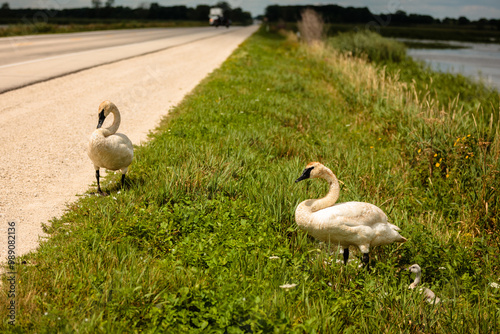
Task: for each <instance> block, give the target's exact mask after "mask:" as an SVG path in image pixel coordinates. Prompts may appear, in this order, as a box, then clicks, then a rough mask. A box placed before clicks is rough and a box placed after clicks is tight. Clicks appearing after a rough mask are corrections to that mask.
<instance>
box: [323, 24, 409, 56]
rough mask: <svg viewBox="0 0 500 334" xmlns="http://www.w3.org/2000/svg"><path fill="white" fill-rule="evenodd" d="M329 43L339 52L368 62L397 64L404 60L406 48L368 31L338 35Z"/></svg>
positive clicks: (330, 39) (401, 44)
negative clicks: (365, 58)
mask: <svg viewBox="0 0 500 334" xmlns="http://www.w3.org/2000/svg"><path fill="white" fill-rule="evenodd" d="M329 43H330V44H331V45H332V47H333V48H335V49H337V50H340V51H341V52H349V53H350V54H351V55H352V56H354V57H361V56H366V57H367V59H368V60H370V61H376V62H381V61H389V62H396V63H397V62H400V61H401V60H403V59H404V58H406V48H405V45H404V44H403V43H400V42H396V41H394V40H390V39H387V38H384V37H382V36H380V35H379V34H377V33H374V32H371V31H368V30H364V31H359V32H347V33H339V34H338V35H336V36H335V37H331V38H329Z"/></svg>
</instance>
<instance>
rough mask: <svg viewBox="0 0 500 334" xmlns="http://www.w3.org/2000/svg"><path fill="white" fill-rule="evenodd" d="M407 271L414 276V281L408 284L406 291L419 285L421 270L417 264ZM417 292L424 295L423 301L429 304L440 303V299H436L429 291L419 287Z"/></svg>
mask: <svg viewBox="0 0 500 334" xmlns="http://www.w3.org/2000/svg"><path fill="white" fill-rule="evenodd" d="M408 271H409V272H410V273H414V274H416V276H415V280H414V281H413V283H411V284H410V286H409V287H408V289H415V288H416V287H417V285H419V284H420V279H421V278H422V269H421V268H420V266H419V265H418V264H414V265H412V266H411V267H410V268H408ZM418 290H419V291H420V293H422V294H423V295H424V297H425V300H426V301H427V302H428V303H430V304H437V303H439V302H440V301H441V299H439V298H438V297H436V294H435V293H434V292H432V290H431V289H428V288H424V287H420V288H419V289H418Z"/></svg>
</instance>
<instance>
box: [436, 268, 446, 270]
mask: <svg viewBox="0 0 500 334" xmlns="http://www.w3.org/2000/svg"><path fill="white" fill-rule="evenodd" d="M438 269H439V270H445V269H446V267H439V268H438Z"/></svg>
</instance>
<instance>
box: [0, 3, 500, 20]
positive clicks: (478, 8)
mask: <svg viewBox="0 0 500 334" xmlns="http://www.w3.org/2000/svg"><path fill="white" fill-rule="evenodd" d="M105 1H106V0H102V2H105ZM218 1H219V0H115V2H114V6H126V7H132V8H135V7H138V6H140V5H146V7H149V4H150V3H151V2H156V3H158V4H159V5H160V6H175V5H185V6H188V7H196V6H197V5H199V4H207V5H214V4H216V3H217V2H218ZM4 2H8V3H9V5H10V8H52V9H62V8H78V7H90V6H91V4H92V1H91V0H0V3H4ZM226 2H228V3H229V4H230V5H231V7H233V8H237V7H241V8H242V9H243V10H244V11H249V12H251V13H252V16H257V15H259V14H264V12H265V8H266V7H267V6H269V5H274V4H277V5H283V6H286V5H306V4H314V5H322V4H337V5H340V6H343V7H349V6H351V7H368V8H369V9H370V11H371V12H372V13H374V14H381V13H383V14H388V13H394V12H396V11H397V10H402V11H405V12H406V13H408V14H424V15H431V16H433V17H435V18H440V19H442V18H445V17H451V18H458V17H460V16H465V17H467V18H468V19H470V20H477V19H479V18H487V19H500V1H499V0H476V1H471V0H337V1H326V0H325V1H321V0H311V1H303V0H302V1H301V0H226Z"/></svg>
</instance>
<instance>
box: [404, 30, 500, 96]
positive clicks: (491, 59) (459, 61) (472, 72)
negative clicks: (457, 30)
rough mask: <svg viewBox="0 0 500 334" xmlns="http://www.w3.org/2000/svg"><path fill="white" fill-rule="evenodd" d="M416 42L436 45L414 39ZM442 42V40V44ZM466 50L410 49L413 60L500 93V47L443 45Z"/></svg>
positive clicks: (453, 43) (464, 43) (472, 44)
mask: <svg viewBox="0 0 500 334" xmlns="http://www.w3.org/2000/svg"><path fill="white" fill-rule="evenodd" d="M413 41H416V42H428V43H432V42H436V41H424V40H413ZM438 42H439V43H441V41H438ZM443 43H446V44H449V45H451V46H460V47H464V48H463V49H408V55H410V56H411V57H413V59H420V60H424V61H425V62H427V63H428V64H429V65H430V66H431V68H432V69H433V70H436V71H441V72H452V73H460V74H463V75H465V76H468V77H472V78H474V79H475V80H481V81H483V82H484V83H485V84H486V85H488V86H490V87H492V88H495V89H497V90H498V91H500V44H483V43H468V42H454V41H449V42H443Z"/></svg>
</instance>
